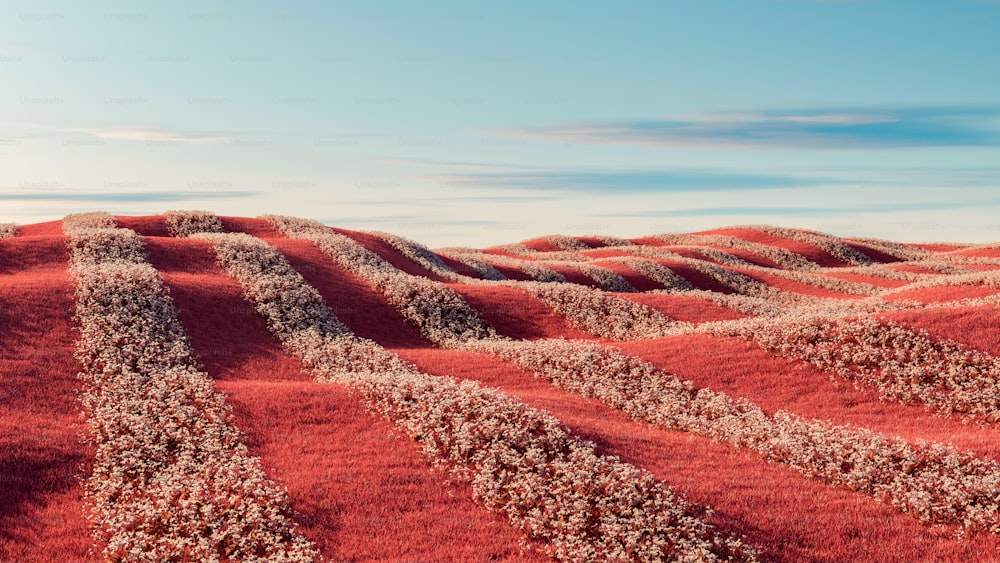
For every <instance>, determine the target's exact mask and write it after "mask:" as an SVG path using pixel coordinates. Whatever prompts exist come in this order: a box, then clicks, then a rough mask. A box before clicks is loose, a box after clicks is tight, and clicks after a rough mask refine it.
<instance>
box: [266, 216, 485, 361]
mask: <svg viewBox="0 0 1000 563" xmlns="http://www.w3.org/2000/svg"><path fill="white" fill-rule="evenodd" d="M266 218H267V219H268V220H269V221H271V223H272V224H273V225H274V226H275V227H276V228H278V229H279V230H280V231H281V232H283V233H284V234H285V235H286V236H288V237H290V238H299V239H303V240H309V241H311V242H312V243H313V244H315V245H316V246H317V247H319V249H320V250H322V251H323V252H324V253H325V254H326V255H327V256H329V257H330V258H332V259H333V260H334V262H336V263H337V264H339V265H340V266H341V267H343V268H344V269H346V270H348V271H349V272H351V273H352V274H354V275H356V276H358V277H360V278H362V279H364V280H365V281H366V282H368V283H369V284H371V285H372V286H374V287H376V288H378V290H379V291H380V292H381V293H382V294H383V295H384V296H385V297H386V299H387V300H388V301H389V303H391V304H392V305H393V306H395V307H396V308H397V310H399V311H400V313H402V314H403V316H404V317H405V318H406V319H407V320H408V321H409V322H411V323H413V324H414V325H415V326H416V327H417V328H419V329H420V332H421V334H423V335H424V337H425V338H427V339H428V340H430V341H432V342H446V341H448V340H456V341H459V342H460V341H464V340H470V339H471V340H478V339H481V338H490V337H495V336H496V331H495V330H494V329H493V327H491V326H489V324H487V323H486V322H485V321H483V320H482V319H481V318H480V317H479V315H478V314H477V313H476V312H475V311H474V310H473V309H472V307H470V306H469V304H468V303H466V302H465V300H464V299H462V298H461V296H459V295H458V294H457V293H455V292H454V291H452V290H450V289H448V288H447V287H445V286H443V285H442V284H440V283H437V282H434V281H432V280H429V279H427V278H425V277H422V276H414V275H410V274H407V273H406V272H402V271H400V270H398V269H397V268H395V267H394V266H393V265H392V264H390V263H388V262H386V261H385V260H384V259H382V258H381V257H380V256H378V255H377V254H375V253H373V252H371V251H369V250H368V249H366V248H365V247H364V246H362V245H361V244H359V243H357V242H356V241H354V240H353V239H351V238H349V237H346V236H344V235H341V234H338V233H335V232H333V231H332V230H330V229H329V228H328V227H325V226H323V225H322V224H320V223H318V222H316V221H311V220H307V219H298V218H293V217H281V216H276V215H268V216H267V217H266Z"/></svg>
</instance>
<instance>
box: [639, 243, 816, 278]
mask: <svg viewBox="0 0 1000 563" xmlns="http://www.w3.org/2000/svg"><path fill="white" fill-rule="evenodd" d="M652 238H654V239H657V240H660V241H663V242H665V243H667V244H669V245H688V246H704V245H712V246H720V247H723V248H732V249H735V250H742V251H744V252H749V253H751V254H756V255H757V256H760V257H761V258H766V259H768V260H770V261H771V262H774V263H775V264H777V265H778V266H779V267H781V268H787V269H789V270H818V269H819V267H820V266H819V264H817V263H815V262H813V261H812V260H809V259H808V258H806V257H805V256H802V255H801V254H799V253H797V252H792V251H791V250H788V249H785V248H781V247H778V246H771V245H769V244H761V243H759V242H751V241H748V240H745V239H741V238H739V237H734V236H728V235H696V234H660V235H654V236H653V237H652Z"/></svg>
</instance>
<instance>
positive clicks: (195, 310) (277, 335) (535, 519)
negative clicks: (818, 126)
mask: <svg viewBox="0 0 1000 563" xmlns="http://www.w3.org/2000/svg"><path fill="white" fill-rule="evenodd" d="M983 242H986V241H983ZM998 304H1000V252H998V251H997V250H996V248H995V247H993V246H987V245H983V246H976V245H970V246H962V247H956V246H954V245H945V244H940V245H939V244H934V243H925V244H920V245H916V244H913V245H911V244H903V243H896V242H890V241H879V240H874V239H845V238H839V237H836V236H833V235H828V234H824V233H819V232H815V231H810V230H800V229H786V228H777V227H768V226H756V225H754V226H735V227H726V228H720V229H716V230H712V231H704V232H700V233H674V234H654V235H650V236H647V237H643V238H636V239H631V240H626V239H622V238H616V237H612V236H599V235H587V236H580V237H574V236H565V235H549V236H544V237H538V238H535V239H531V240H528V241H523V242H515V241H512V243H511V244H508V245H502V246H497V247H494V248H490V249H472V248H464V247H463V248H460V247H455V248H448V249H440V250H438V251H435V250H432V249H429V248H427V247H425V246H423V245H421V244H420V243H419V242H416V241H412V240H408V239H405V238H403V237H399V236H396V235H393V234H390V233H379V232H360V231H352V230H346V229H339V228H331V227H326V226H323V225H321V224H319V223H316V222H314V221H310V220H307V219H296V218H290V217H280V216H265V217H259V218H244V217H228V216H222V217H218V216H216V215H213V214H211V213H208V212H201V211H183V212H182V211H171V212H167V213H165V214H163V215H155V216H145V217H127V216H117V217H113V216H110V215H107V214H103V213H87V214H75V215H71V216H68V217H67V218H66V219H65V220H64V221H55V222H50V223H42V224H35V225H24V226H18V227H16V228H15V227H13V226H9V225H7V226H5V225H0V428H2V432H0V561H18V562H28V561H65V562H70V561H101V560H127V561H133V560H135V561H145V560H149V561H162V560H172V561H201V560H220V561H241V560H281V561H482V560H518V561H544V560H549V559H556V560H567V561H598V560H600V561H604V560H609V561H612V560H622V561H661V560H674V559H687V560H716V559H719V560H738V561H754V560H758V561H862V560H864V561H931V560H934V561H975V560H979V561H985V560H997V559H1000V508H998V506H1000V440H998V439H997V437H998V434H997V425H1000V359H998V358H995V357H994V354H997V355H998V356H1000V345H998V344H997V340H998V338H997V336H998V335H1000V312H998V310H1000V309H998Z"/></svg>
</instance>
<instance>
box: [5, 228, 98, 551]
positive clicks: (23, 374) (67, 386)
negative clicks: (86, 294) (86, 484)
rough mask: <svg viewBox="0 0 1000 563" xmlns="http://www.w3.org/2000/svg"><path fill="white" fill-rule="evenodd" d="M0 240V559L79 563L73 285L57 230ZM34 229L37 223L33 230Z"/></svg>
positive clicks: (84, 541) (81, 461)
mask: <svg viewBox="0 0 1000 563" xmlns="http://www.w3.org/2000/svg"><path fill="white" fill-rule="evenodd" d="M51 226H52V227H53V228H52V229H38V228H36V229H30V231H32V232H31V233H30V234H29V233H25V232H24V229H21V231H22V232H21V233H19V234H18V237H17V238H16V239H13V238H11V239H5V240H0V561H25V562H28V561H39V562H48V561H53V560H59V561H84V560H88V559H90V558H91V557H92V554H90V553H89V550H90V547H91V544H92V541H91V539H90V526H89V524H88V522H87V518H86V515H85V508H84V506H85V505H84V500H83V487H82V486H81V482H80V477H81V476H82V475H85V474H87V473H89V466H90V464H91V460H93V458H94V449H93V447H90V446H87V445H84V444H82V443H81V442H80V436H81V434H82V432H83V424H81V421H80V419H79V408H78V404H77V401H76V395H75V393H76V389H77V380H76V373H77V371H79V364H77V362H76V359H75V358H74V357H73V343H74V342H75V341H76V338H77V333H76V331H75V328H74V323H73V285H72V280H71V279H70V277H69V272H68V266H69V255H68V253H67V252H66V244H65V243H64V242H63V240H62V236H61V231H60V229H59V225H58V223H55V224H54V225H51ZM36 227H37V226H36Z"/></svg>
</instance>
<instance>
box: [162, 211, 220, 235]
mask: <svg viewBox="0 0 1000 563" xmlns="http://www.w3.org/2000/svg"><path fill="white" fill-rule="evenodd" d="M163 215H164V217H165V218H166V222H167V230H168V231H169V232H170V236H174V237H186V236H190V235H193V234H195V233H221V232H223V231H225V229H224V228H223V227H222V220H221V219H219V217H218V216H217V215H216V214H215V213H212V212H211V211H199V210H194V211H186V210H185V211H178V210H171V211H167V212H166V213H164V214H163Z"/></svg>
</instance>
